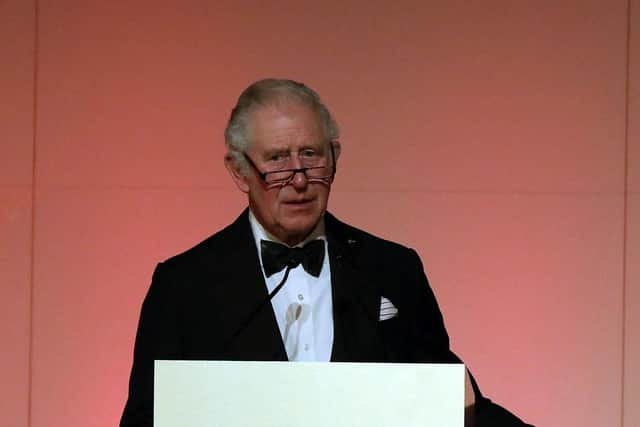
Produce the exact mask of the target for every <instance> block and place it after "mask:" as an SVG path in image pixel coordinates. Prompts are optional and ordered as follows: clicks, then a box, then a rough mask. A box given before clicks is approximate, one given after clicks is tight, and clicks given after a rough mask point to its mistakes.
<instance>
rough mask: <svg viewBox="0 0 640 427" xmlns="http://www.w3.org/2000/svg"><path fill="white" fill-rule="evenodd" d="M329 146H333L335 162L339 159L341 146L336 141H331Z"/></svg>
mask: <svg viewBox="0 0 640 427" xmlns="http://www.w3.org/2000/svg"><path fill="white" fill-rule="evenodd" d="M331 145H332V146H333V154H334V155H335V159H336V162H337V161H338V159H339V158H340V151H341V150H342V146H341V145H340V141H338V140H337V139H335V140H333V141H331Z"/></svg>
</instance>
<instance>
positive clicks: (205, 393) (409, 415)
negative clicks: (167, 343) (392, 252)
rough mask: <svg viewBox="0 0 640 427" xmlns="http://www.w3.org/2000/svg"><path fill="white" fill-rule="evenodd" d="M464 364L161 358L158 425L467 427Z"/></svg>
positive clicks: (158, 365) (158, 364) (156, 402)
mask: <svg viewBox="0 0 640 427" xmlns="http://www.w3.org/2000/svg"><path fill="white" fill-rule="evenodd" d="M464 375H465V373H464V366H463V365H459V364H392V363H299V362H296V363H292V362H236V361H233V362H232V361H165V360H159V361H156V362H155V379H154V387H155V392H154V426H155V427H213V426H222V427H240V426H242V427H249V426H251V427H321V426H322V427H354V426H363V427H364V426H366V427H413V426H415V427H418V426H419V427H428V426H432V427H463V425H464Z"/></svg>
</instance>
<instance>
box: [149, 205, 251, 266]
mask: <svg viewBox="0 0 640 427" xmlns="http://www.w3.org/2000/svg"><path fill="white" fill-rule="evenodd" d="M254 249H255V247H254V243H253V235H252V234H251V227H250V225H249V217H248V214H247V211H246V210H245V211H244V212H243V213H242V214H241V215H240V216H239V217H238V218H237V219H236V220H235V221H234V222H232V223H231V224H229V225H227V226H226V227H225V228H223V229H221V230H219V231H217V232H216V233H214V234H213V235H211V236H209V237H207V238H206V239H204V240H203V241H201V242H200V243H198V244H196V245H195V246H193V247H191V248H189V249H187V250H186V251H184V252H182V253H179V254H177V255H175V256H173V257H171V258H169V259H166V260H164V261H163V262H161V263H160V266H162V268H163V269H171V270H176V269H177V270H183V269H194V268H196V269H198V268H211V267H212V266H214V265H215V266H224V265H225V261H226V260H227V259H229V258H230V257H232V256H233V255H234V254H237V253H239V252H242V253H244V252H245V251H247V250H254ZM213 260H215V263H212V261H213Z"/></svg>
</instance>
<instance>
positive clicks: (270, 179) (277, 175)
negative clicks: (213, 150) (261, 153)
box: [242, 144, 336, 188]
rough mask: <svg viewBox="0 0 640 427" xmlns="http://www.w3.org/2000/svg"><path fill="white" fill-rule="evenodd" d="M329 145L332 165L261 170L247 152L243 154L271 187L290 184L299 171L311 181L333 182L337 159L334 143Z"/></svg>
mask: <svg viewBox="0 0 640 427" xmlns="http://www.w3.org/2000/svg"><path fill="white" fill-rule="evenodd" d="M329 145H330V148H331V165H318V166H308V167H303V168H299V169H279V170H274V171H267V172H260V169H258V167H257V166H256V164H255V163H254V162H253V160H251V158H250V157H249V156H248V155H247V154H246V153H242V155H243V156H244V158H245V159H247V162H248V163H249V165H251V167H252V168H253V170H255V171H256V173H257V174H258V176H259V177H260V178H261V179H262V181H263V182H264V183H265V184H266V185H267V187H269V188H273V187H284V186H285V185H288V184H289V183H291V181H293V178H294V177H295V176H296V174H297V173H299V172H302V173H303V174H304V176H305V177H306V178H307V180H309V182H321V183H324V184H331V182H332V181H333V178H334V177H335V175H336V160H335V153H334V150H333V145H332V144H329Z"/></svg>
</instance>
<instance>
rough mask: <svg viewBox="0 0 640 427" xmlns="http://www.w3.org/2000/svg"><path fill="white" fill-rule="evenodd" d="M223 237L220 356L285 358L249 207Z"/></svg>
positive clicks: (252, 358) (235, 358)
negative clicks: (251, 223)
mask: <svg viewBox="0 0 640 427" xmlns="http://www.w3.org/2000/svg"><path fill="white" fill-rule="evenodd" d="M224 238H225V239H226V241H224V242H222V244H221V245H220V247H224V248H229V251H228V253H227V254H228V255H227V257H226V259H225V260H224V264H225V269H224V273H223V276H224V277H225V281H226V282H227V283H226V284H225V286H222V287H220V288H219V289H221V292H224V295H222V296H220V298H223V299H222V301H224V304H223V305H222V307H221V309H222V313H220V319H222V321H223V322H225V323H226V325H223V329H224V330H226V331H227V334H226V339H225V340H224V343H223V344H222V347H221V350H222V356H223V358H225V359H228V360H287V356H286V351H285V349H284V345H283V343H282V338H281V336H280V330H279V328H278V324H277V321H276V318H275V315H274V313H273V309H272V308H271V302H270V301H269V295H268V292H267V286H266V284H265V282H264V276H263V274H262V270H261V267H260V260H259V258H258V254H257V250H256V246H255V241H254V238H253V234H252V232H251V226H250V224H249V217H248V210H245V211H244V212H243V213H242V215H240V217H239V218H238V219H237V220H236V221H235V222H234V223H233V224H232V225H231V226H230V228H229V233H227V234H225V237H224Z"/></svg>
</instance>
